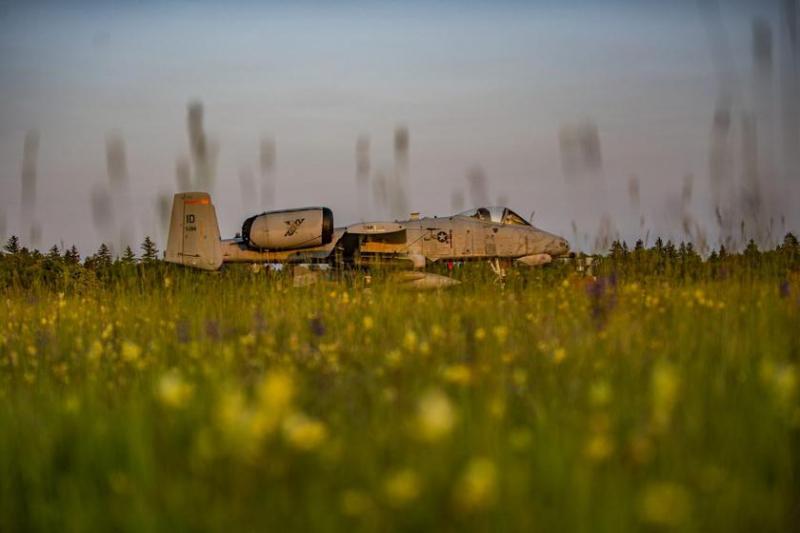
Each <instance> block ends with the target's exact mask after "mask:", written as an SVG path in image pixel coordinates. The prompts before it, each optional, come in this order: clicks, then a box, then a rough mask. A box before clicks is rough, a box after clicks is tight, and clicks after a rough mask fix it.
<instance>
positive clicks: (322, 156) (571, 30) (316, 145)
mask: <svg viewBox="0 0 800 533" xmlns="http://www.w3.org/2000/svg"><path fill="white" fill-rule="evenodd" d="M777 3H778V2H774V4H775V5H773V3H772V2H768V1H765V2H752V3H749V2H734V3H725V2H722V3H721V13H722V21H723V24H724V27H725V31H726V33H727V35H728V36H729V38H730V51H731V57H732V58H733V69H732V70H733V72H734V73H733V79H734V80H735V81H737V82H739V81H741V82H742V84H741V87H740V89H741V90H740V91H738V92H737V91H734V93H735V95H738V96H736V97H737V98H739V99H740V100H741V101H742V102H744V101H746V90H747V88H748V85H747V84H746V83H745V80H748V79H749V76H750V70H749V69H750V68H751V67H750V64H751V61H752V60H751V53H750V38H751V21H752V18H753V17H754V16H763V17H766V18H767V19H768V20H770V21H774V20H776V14H777ZM776 35H777V32H776ZM718 95H719V75H718V73H717V72H716V71H715V66H714V62H713V61H712V54H711V53H710V47H709V38H708V32H707V27H706V26H704V24H703V22H702V18H701V16H700V11H699V10H698V7H697V2H696V1H695V0H687V1H683V2H682V1H670V2H663V1H652V2H651V1H644V2H642V1H630V2H624V1H608V2H594V1H591V2H590V1H585V2H578V1H573V2H570V1H558V2H555V1H553V2H503V1H491V2H488V1H487V2H475V1H473V2H383V3H369V4H366V3H357V2H349V3H335V2H319V3H311V2H299V3H298V2H286V3H285V4H284V3H280V2H255V1H253V2H245V1H236V0H230V1H227V2H202V1H165V2H79V1H76V2H52V3H49V2H19V3H16V2H0V222H2V220H5V222H4V224H3V225H4V226H5V228H4V229H5V232H6V234H10V233H12V232H14V233H19V234H21V235H25V234H26V231H25V230H24V229H23V228H22V224H23V219H24V218H25V217H24V216H23V214H22V213H21V179H20V176H21V167H22V154H23V143H24V138H25V135H26V133H27V132H29V131H31V130H36V131H38V133H39V137H40V147H39V153H38V159H37V173H38V180H37V202H36V206H35V210H34V212H33V214H32V218H33V219H34V220H36V221H38V223H39V224H40V225H41V228H42V241H41V243H40V245H42V246H44V247H47V246H49V245H51V244H53V243H58V242H60V241H63V242H64V243H65V244H67V245H69V244H72V243H75V244H77V245H78V246H79V247H80V248H81V250H82V251H84V252H88V251H91V250H93V249H95V248H96V247H97V245H98V244H99V240H100V238H101V237H100V233H102V231H101V232H100V233H98V232H97V231H96V228H94V226H93V223H92V216H91V205H90V192H91V190H92V188H93V187H94V188H99V187H105V186H106V185H107V183H108V177H107V171H106V156H105V138H106V136H107V135H108V134H109V132H112V131H116V132H119V134H120V135H121V136H122V138H123V139H124V141H125V147H126V153H127V166H128V172H129V175H130V189H131V198H130V202H131V205H132V206H133V207H132V208H130V209H117V210H115V215H116V220H115V223H116V224H124V225H126V226H128V227H129V228H131V232H132V234H133V235H134V236H135V238H136V239H137V240H141V237H142V236H143V235H144V234H145V233H150V234H153V235H156V236H157V237H158V238H159V242H160V244H161V245H162V246H163V236H162V235H161V234H160V231H161V230H160V229H159V224H158V215H157V212H156V209H155V201H156V197H157V195H158V194H162V193H169V194H171V193H172V192H174V191H175V188H176V184H175V164H176V160H177V159H178V158H179V157H182V156H183V157H186V156H188V155H189V144H188V136H187V128H186V108H187V104H188V103H189V102H190V101H193V100H199V101H202V102H203V104H204V106H205V129H206V132H207V133H208V135H209V136H210V137H211V138H212V139H214V140H216V141H217V142H218V143H219V147H220V151H219V159H218V164H217V172H216V186H215V188H214V191H213V192H214V199H215V203H216V204H217V211H218V214H219V217H220V223H221V226H222V232H223V234H224V235H225V236H232V234H233V233H235V232H236V231H237V230H238V228H239V227H240V225H241V222H242V220H243V219H244V218H245V216H246V215H248V214H250V213H247V212H246V211H245V207H246V206H244V205H243V203H242V195H241V191H240V182H239V175H240V173H241V172H242V171H245V172H246V171H250V172H252V173H254V174H255V175H258V168H259V166H258V165H259V140H260V139H261V138H262V137H263V136H270V137H272V138H274V139H275V143H276V148H277V163H276V171H275V178H276V180H277V185H276V196H275V201H274V202H273V204H274V205H273V206H272V207H281V208H287V207H292V206H305V205H326V206H329V207H331V208H332V209H333V210H334V213H335V218H336V222H337V225H341V224H345V223H349V222H353V221H355V220H357V219H358V218H359V216H360V213H359V210H358V202H357V194H356V187H355V177H354V176H355V156H354V151H355V142H356V138H357V137H358V136H359V135H363V134H366V135H369V136H370V138H371V160H372V161H371V163H372V171H373V173H375V172H383V173H387V174H390V173H391V171H392V168H393V163H392V161H393V158H392V147H393V140H392V136H393V130H394V128H395V127H396V126H397V125H405V126H407V127H408V129H409V132H410V139H411V144H410V146H411V148H410V178H409V197H410V207H411V208H413V209H414V210H418V211H422V212H423V213H426V214H439V215H443V214H448V213H449V211H450V209H451V195H452V192H453V191H454V190H455V189H459V188H460V189H465V183H466V182H465V175H466V172H467V170H468V169H469V168H470V167H472V166H474V165H480V166H482V168H483V169H484V170H485V173H486V175H487V177H488V179H489V195H490V198H491V200H492V203H495V202H496V200H497V199H499V198H503V197H504V198H507V199H508V203H509V204H510V206H511V207H512V208H514V209H516V210H518V211H519V212H520V213H521V214H523V216H527V215H528V214H529V213H530V212H531V211H532V210H535V211H536V215H535V222H536V223H537V224H538V225H540V226H542V227H544V228H548V229H553V230H557V231H561V232H563V233H564V234H565V235H569V231H570V230H569V228H570V221H571V220H572V219H574V218H576V217H578V218H580V211H582V210H583V211H585V210H587V207H586V205H585V204H584V203H583V202H585V199H574V198H573V197H572V196H571V194H570V192H569V190H568V189H567V188H566V187H565V186H564V175H563V172H562V168H561V159H560V155H559V129H560V128H561V127H562V126H563V125H564V124H568V123H574V122H576V121H580V120H583V119H585V118H589V119H591V120H592V121H593V122H594V123H596V124H597V126H598V130H599V135H600V141H601V146H602V155H603V171H602V178H603V180H604V182H605V187H604V192H605V199H603V198H600V197H598V198H597V201H598V202H601V201H602V202H604V203H603V205H602V210H606V211H608V212H610V213H612V215H613V217H614V220H615V224H616V225H617V227H618V228H619V229H620V230H621V231H622V232H623V235H625V236H632V235H634V234H635V233H636V231H637V229H638V218H639V213H634V212H633V210H632V209H631V208H630V206H629V205H628V203H627V194H628V193H627V190H628V189H627V187H628V181H629V178H630V176H632V175H636V176H638V178H639V180H640V183H641V195H642V207H641V210H642V214H643V215H645V217H646V219H647V226H648V229H651V230H652V231H653V232H661V233H665V234H668V235H673V236H679V233H678V231H679V227H680V222H679V220H678V218H679V215H677V214H675V213H674V205H675V203H674V198H677V197H679V196H680V191H681V183H682V181H683V179H684V176H685V175H687V174H692V175H694V176H695V193H694V197H693V202H694V204H696V205H694V206H693V209H695V210H696V211H697V212H698V213H700V214H699V215H698V216H699V217H700V218H702V217H704V216H705V217H706V218H708V219H709V220H710V218H709V217H710V215H709V214H708V212H709V210H708V208H707V205H706V203H707V202H705V199H707V190H706V188H705V187H706V186H705V180H706V179H707V174H708V150H709V148H708V146H709V134H710V128H711V121H712V117H713V113H714V106H715V103H716V101H717V98H718ZM742 105H744V104H742ZM704 195H705V196H704ZM466 203H467V204H469V203H470V202H469V195H468V194H467V202H466ZM257 207H261V206H257ZM704 210H705V211H706V213H705V214H703V211H704ZM377 211H378V209H377V208H375V207H374V206H373V209H372V212H370V213H368V214H370V215H373V216H380V215H383V214H384V213H379V212H377ZM576 211H578V213H577V214H576ZM361 214H363V213H361ZM673 215H675V216H674V217H673ZM0 229H2V228H0Z"/></svg>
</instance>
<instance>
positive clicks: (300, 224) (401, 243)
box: [165, 192, 569, 270]
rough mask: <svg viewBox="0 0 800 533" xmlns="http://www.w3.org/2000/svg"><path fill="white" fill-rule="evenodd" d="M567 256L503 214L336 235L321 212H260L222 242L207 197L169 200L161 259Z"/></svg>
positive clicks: (208, 262) (423, 220) (362, 226)
mask: <svg viewBox="0 0 800 533" xmlns="http://www.w3.org/2000/svg"><path fill="white" fill-rule="evenodd" d="M568 254H569V245H568V243H567V241H566V240H565V239H563V238H562V237H559V236H558V235H554V234H552V233H548V232H546V231H543V230H540V229H538V228H535V227H533V226H532V225H531V224H529V223H528V222H527V221H526V220H525V219H524V218H522V217H521V216H519V215H518V214H516V213H515V212H514V211H512V210H511V209H509V208H507V207H480V208H478V209H473V210H470V211H465V212H463V213H459V214H457V215H452V216H446V217H419V216H418V215H412V217H411V218H410V219H409V220H403V221H395V222H361V223H357V224H351V225H349V226H345V227H341V228H335V227H334V224H333V213H332V212H331V210H330V209H328V208H326V207H305V208H300V209H288V210H283V211H267V212H265V213H261V214H259V215H255V216H252V217H250V218H248V219H247V220H245V221H244V224H243V226H242V232H241V234H239V235H237V236H236V237H235V238H233V239H221V238H220V233H219V226H218V224H217V215H216V211H215V209H214V204H213V203H212V202H211V197H210V196H209V195H208V193H205V192H187V193H178V194H176V195H175V197H174V199H173V203H172V217H171V220H170V229H169V238H168V242H167V250H166V252H165V259H166V261H169V262H171V263H177V264H180V265H186V266H189V267H194V268H199V269H203V270H218V269H219V268H220V267H222V265H223V264H224V263H290V264H308V263H327V264H329V265H331V266H333V267H339V266H346V265H351V266H355V267H360V266H367V267H368V266H369V265H373V264H376V263H387V262H389V263H400V264H401V265H405V266H408V267H411V268H414V269H423V268H424V267H425V266H426V265H427V264H429V263H435V262H440V261H450V260H453V261H471V260H494V261H496V262H498V261H501V260H502V261H514V262H516V263H517V264H520V265H526V266H537V265H543V264H545V263H549V262H550V261H552V260H553V258H556V257H562V256H566V255H568Z"/></svg>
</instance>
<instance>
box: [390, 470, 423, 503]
mask: <svg viewBox="0 0 800 533" xmlns="http://www.w3.org/2000/svg"><path fill="white" fill-rule="evenodd" d="M420 485H421V484H420V480H419V476H418V475H417V474H416V472H414V471H413V470H411V469H408V468H405V469H403V470H399V471H397V472H394V473H392V474H391V475H390V476H389V477H388V478H387V479H386V482H385V483H384V485H383V490H384V493H385V494H386V499H387V501H388V503H389V505H391V506H392V507H404V506H405V505H407V504H409V503H411V502H412V501H414V500H416V499H417V498H418V497H419V493H420Z"/></svg>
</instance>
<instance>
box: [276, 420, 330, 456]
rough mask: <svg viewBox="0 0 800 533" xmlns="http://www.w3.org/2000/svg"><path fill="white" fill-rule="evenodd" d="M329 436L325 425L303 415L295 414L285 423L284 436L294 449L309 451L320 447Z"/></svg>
mask: <svg viewBox="0 0 800 533" xmlns="http://www.w3.org/2000/svg"><path fill="white" fill-rule="evenodd" d="M327 435H328V430H327V428H326V427H325V424H323V423H322V422H320V421H318V420H314V419H313V418H310V417H308V416H306V415H305V414H303V413H293V414H291V415H289V416H288V417H286V420H284V421H283V436H284V438H285V439H286V441H287V442H288V443H289V444H290V445H291V446H292V447H293V448H296V449H298V450H301V451H309V450H313V449H314V448H316V447H318V446H319V445H320V444H322V442H323V441H324V440H325V438H326V437H327Z"/></svg>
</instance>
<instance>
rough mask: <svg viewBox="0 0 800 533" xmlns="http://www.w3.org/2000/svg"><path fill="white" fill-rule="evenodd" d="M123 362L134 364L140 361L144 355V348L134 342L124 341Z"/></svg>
mask: <svg viewBox="0 0 800 533" xmlns="http://www.w3.org/2000/svg"><path fill="white" fill-rule="evenodd" d="M120 352H121V354H122V360H123V361H126V362H128V363H133V362H135V361H138V360H139V357H141V355H142V348H141V347H140V346H139V345H138V344H136V343H135V342H133V341H129V340H124V341H122V349H121V351H120Z"/></svg>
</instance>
